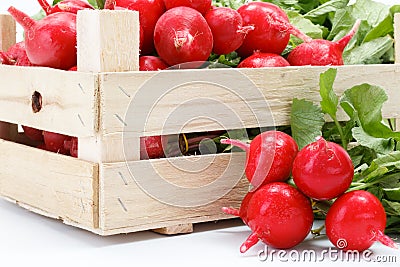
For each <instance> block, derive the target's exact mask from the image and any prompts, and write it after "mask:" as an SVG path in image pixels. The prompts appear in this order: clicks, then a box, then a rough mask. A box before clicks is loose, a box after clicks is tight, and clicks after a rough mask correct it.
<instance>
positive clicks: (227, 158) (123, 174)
mask: <svg viewBox="0 0 400 267" xmlns="http://www.w3.org/2000/svg"><path fill="white" fill-rule="evenodd" d="M244 162H245V155H244V153H234V154H219V155H207V156H196V157H180V158H175V159H159V160H150V161H136V162H129V163H127V164H125V163H109V164H103V165H101V166H100V175H101V177H102V178H101V179H100V200H99V203H100V210H99V214H100V229H102V231H103V233H104V234H115V233H124V232H129V231H140V230H147V229H154V228H160V227H166V226H171V225H177V224H182V223H197V222H205V221H212V220H219V219H225V218H230V217H231V216H229V215H226V214H224V213H222V211H221V207H223V206H232V207H236V208H238V207H240V203H241V200H242V198H243V197H244V195H245V194H246V192H247V191H248V186H249V185H248V182H247V179H246V178H245V177H244V174H243V170H244V166H243V165H244ZM128 166H129V167H128ZM227 166H229V167H227ZM167 183H168V185H167ZM149 188H150V189H151V190H149ZM153 190H154V191H153ZM175 190H177V191H175Z"/></svg>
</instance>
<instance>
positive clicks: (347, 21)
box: [326, 9, 356, 41]
mask: <svg viewBox="0 0 400 267" xmlns="http://www.w3.org/2000/svg"><path fill="white" fill-rule="evenodd" d="M355 21H356V19H355V18H354V17H353V16H352V15H351V14H350V12H349V11H348V10H347V9H339V10H337V11H336V12H335V15H334V16H333V19H332V28H331V31H330V33H329V35H328V36H327V38H326V39H328V40H333V41H335V40H338V39H340V38H342V37H343V36H345V35H346V33H347V32H349V31H350V29H351V28H352V27H353V25H354V23H355ZM335 36H337V37H336V38H334V37H335Z"/></svg>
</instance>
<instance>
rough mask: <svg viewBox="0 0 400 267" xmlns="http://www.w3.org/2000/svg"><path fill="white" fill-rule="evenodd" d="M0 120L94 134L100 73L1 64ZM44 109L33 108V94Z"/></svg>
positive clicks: (61, 131)
mask: <svg viewBox="0 0 400 267" xmlns="http://www.w3.org/2000/svg"><path fill="white" fill-rule="evenodd" d="M0 73H1V77H7V79H4V81H2V82H1V83H0V92H1V93H0V106H1V109H0V121H6V122H10V123H15V124H22V125H27V126H31V127H34V128H38V129H42V130H48V131H53V132H58V133H62V134H67V135H72V136H83V137H84V136H94V133H95V132H97V128H98V109H97V108H98V106H97V102H96V99H97V93H98V92H97V88H98V84H97V76H96V75H93V74H89V73H80V72H67V71H62V70H55V69H50V68H41V67H34V68H33V67H16V66H4V65H0ZM10 88H12V90H10ZM35 91H37V92H39V93H40V94H41V96H42V101H43V104H42V109H41V110H40V111H39V112H37V113H34V112H33V110H32V94H33V93H34V92H35Z"/></svg>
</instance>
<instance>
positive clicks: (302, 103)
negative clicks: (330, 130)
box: [290, 98, 325, 149]
mask: <svg viewBox="0 0 400 267" xmlns="http://www.w3.org/2000/svg"><path fill="white" fill-rule="evenodd" d="M324 123H325V120H324V114H323V113H322V110H321V108H320V107H318V106H316V105H314V104H313V103H312V102H311V101H307V100H304V99H297V98H294V99H293V103H292V111H291V114H290V125H291V130H292V137H293V138H294V140H296V142H297V144H298V146H299V149H301V148H303V147H304V146H306V145H308V144H309V143H312V142H314V141H315V138H316V137H318V136H321V135H322V133H321V129H322V126H323V125H324Z"/></svg>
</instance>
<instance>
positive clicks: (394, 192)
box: [383, 187, 400, 201]
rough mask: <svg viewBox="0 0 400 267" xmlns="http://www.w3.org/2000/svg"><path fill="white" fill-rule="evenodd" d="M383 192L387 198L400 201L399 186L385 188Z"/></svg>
mask: <svg viewBox="0 0 400 267" xmlns="http://www.w3.org/2000/svg"><path fill="white" fill-rule="evenodd" d="M383 192H384V193H385V196H386V198H387V199H389V200H392V201H400V187H397V188H384V189H383Z"/></svg>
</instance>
